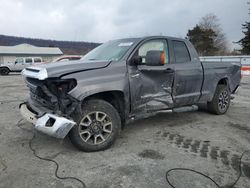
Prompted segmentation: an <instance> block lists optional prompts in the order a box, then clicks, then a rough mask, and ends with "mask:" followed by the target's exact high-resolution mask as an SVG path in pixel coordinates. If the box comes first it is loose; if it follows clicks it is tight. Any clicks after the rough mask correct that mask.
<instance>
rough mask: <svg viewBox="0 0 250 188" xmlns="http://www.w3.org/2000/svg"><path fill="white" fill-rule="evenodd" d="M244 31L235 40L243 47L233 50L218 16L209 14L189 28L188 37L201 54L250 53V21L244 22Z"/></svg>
mask: <svg viewBox="0 0 250 188" xmlns="http://www.w3.org/2000/svg"><path fill="white" fill-rule="evenodd" d="M248 4H249V3H248ZM242 32H243V34H244V37H243V38H242V39H240V40H239V41H237V42H235V43H237V44H239V45H240V46H241V47H242V49H241V50H233V51H231V50H230V48H229V42H228V40H227V38H226V35H225V34H224V32H223V30H222V28H221V25H220V23H219V19H218V17H217V16H216V15H215V14H207V15H205V16H204V17H203V18H201V20H200V22H199V23H198V24H197V25H196V26H195V27H194V28H192V29H190V30H188V32H187V36H186V38H187V39H189V40H190V41H191V42H192V43H193V45H194V47H195V48H196V50H197V52H198V54H199V55H200V56H214V55H240V54H243V55H250V22H247V21H246V22H245V23H244V24H242Z"/></svg>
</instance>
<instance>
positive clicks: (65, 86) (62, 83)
mask: <svg viewBox="0 0 250 188" xmlns="http://www.w3.org/2000/svg"><path fill="white" fill-rule="evenodd" d="M76 85H77V82H76V80H75V79H59V78H56V79H48V80H47V86H48V88H49V90H50V91H51V92H52V93H53V94H55V95H57V96H61V95H65V94H67V93H68V92H70V91H71V90H72V89H74V88H75V87H76Z"/></svg>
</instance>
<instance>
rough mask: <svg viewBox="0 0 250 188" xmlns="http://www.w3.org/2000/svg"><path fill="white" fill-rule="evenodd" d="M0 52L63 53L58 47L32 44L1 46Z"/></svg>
mask: <svg viewBox="0 0 250 188" xmlns="http://www.w3.org/2000/svg"><path fill="white" fill-rule="evenodd" d="M0 54H8V55H12V54H25V55H35V54H36V55H62V54H63V53H62V51H61V50H60V49H59V48H57V47H37V46H33V45H30V44H19V45H16V46H0Z"/></svg>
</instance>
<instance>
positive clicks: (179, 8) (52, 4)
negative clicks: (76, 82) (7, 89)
mask: <svg viewBox="0 0 250 188" xmlns="http://www.w3.org/2000/svg"><path fill="white" fill-rule="evenodd" d="M247 1H249V0H140V1H139V0H0V5H1V11H0V34H4V35H14V36H22V37H32V38H42V39H54V40H70V41H88V42H105V41H108V40H111V39H117V38H126V37H140V36H146V35H167V36H174V37H182V38H184V37H185V36H186V34H187V31H188V29H192V28H193V27H194V26H195V25H196V24H197V23H199V20H200V19H201V18H202V17H203V16H205V15H206V14H209V13H213V14H215V15H216V16H217V17H218V18H219V20H220V24H221V27H222V29H223V31H224V33H225V34H226V37H227V39H228V41H229V44H230V45H231V47H237V46H236V45H233V44H232V42H234V41H238V40H239V39H241V38H242V37H243V34H242V29H241V24H243V23H244V22H245V21H250V15H248V12H249V11H248V8H250V5H247Z"/></svg>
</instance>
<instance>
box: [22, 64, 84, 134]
mask: <svg viewBox="0 0 250 188" xmlns="http://www.w3.org/2000/svg"><path fill="white" fill-rule="evenodd" d="M32 71H33V72H35V71H34V70H32V69H30V68H29V69H28V70H26V72H23V75H24V76H25V82H26V84H27V86H28V88H29V90H30V97H29V99H28V100H27V102H25V103H22V104H20V107H19V108H20V112H21V114H22V116H23V117H24V118H25V119H26V120H27V121H29V122H31V123H33V124H35V128H36V129H37V130H39V131H41V132H43V133H45V134H48V135H50V136H53V137H56V138H64V137H65V136H66V135H67V134H68V132H69V131H70V130H71V128H72V127H73V126H74V125H75V124H76V122H75V121H73V120H72V118H71V115H72V113H73V112H74V111H75V110H76V108H77V106H78V104H79V101H77V100H76V99H74V98H73V97H71V96H70V95H68V92H69V91H71V90H72V89H73V88H75V87H76V85H77V82H76V80H75V79H61V78H46V77H45V78H43V79H39V78H40V77H38V76H37V75H39V72H37V73H38V74H37V75H36V74H34V73H32V75H31V74H30V73H29V72H32Z"/></svg>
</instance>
